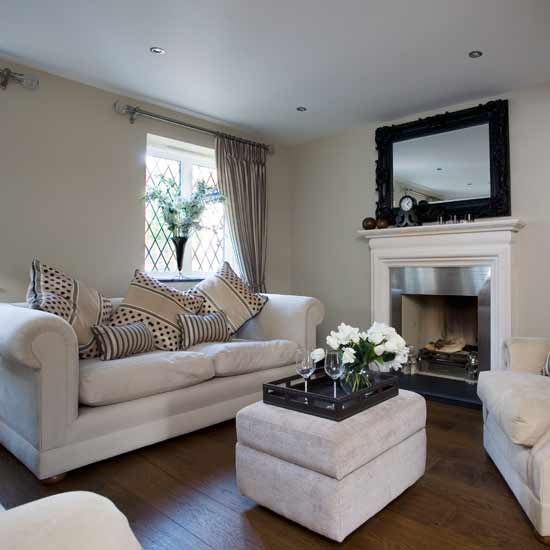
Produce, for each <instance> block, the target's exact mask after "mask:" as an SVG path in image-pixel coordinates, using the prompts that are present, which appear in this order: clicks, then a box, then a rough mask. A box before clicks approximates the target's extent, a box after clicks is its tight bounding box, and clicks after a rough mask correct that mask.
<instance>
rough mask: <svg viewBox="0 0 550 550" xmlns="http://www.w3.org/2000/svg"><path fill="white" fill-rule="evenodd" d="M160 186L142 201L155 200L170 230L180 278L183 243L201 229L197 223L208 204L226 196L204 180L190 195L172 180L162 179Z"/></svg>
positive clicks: (217, 201) (148, 193)
mask: <svg viewBox="0 0 550 550" xmlns="http://www.w3.org/2000/svg"><path fill="white" fill-rule="evenodd" d="M161 184H162V185H161V186H159V187H157V188H155V189H152V190H150V191H147V193H146V194H145V200H146V201H147V202H156V203H157V205H158V206H159V208H160V211H161V213H162V218H163V220H164V223H165V224H166V226H167V227H168V231H170V235H171V240H172V243H173V245H174V249H175V252H176V263H177V266H178V273H179V278H180V279H182V278H183V275H182V268H183V257H184V254H185V245H186V244H187V241H188V240H189V238H190V237H191V235H192V233H193V231H197V230H199V229H201V228H202V225H201V223H200V220H201V217H202V214H203V212H204V209H205V208H206V206H207V205H208V204H215V203H219V202H223V201H225V197H224V196H223V195H222V194H221V193H220V191H219V190H217V189H215V188H208V187H207V186H206V183H205V182H204V181H199V182H197V184H196V187H195V190H194V191H193V192H192V193H191V195H190V196H188V197H185V196H183V193H182V190H181V187H180V186H178V184H177V183H176V181H175V180H174V179H170V178H161Z"/></svg>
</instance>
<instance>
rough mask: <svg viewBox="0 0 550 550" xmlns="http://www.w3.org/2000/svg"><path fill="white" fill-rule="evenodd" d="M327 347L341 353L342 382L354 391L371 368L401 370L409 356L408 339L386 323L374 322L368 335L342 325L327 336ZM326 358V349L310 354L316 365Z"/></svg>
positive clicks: (382, 370)
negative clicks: (342, 366)
mask: <svg viewBox="0 0 550 550" xmlns="http://www.w3.org/2000/svg"><path fill="white" fill-rule="evenodd" d="M327 345H328V346H329V347H330V348H332V349H333V350H334V351H337V352H339V353H341V354H342V363H343V364H344V365H345V371H344V375H343V376H342V379H343V380H344V381H345V382H347V383H348V384H349V385H350V387H351V389H352V391H357V389H360V385H361V383H362V381H364V379H365V372H366V370H367V369H368V368H369V366H370V367H371V368H372V367H375V366H376V367H378V370H379V371H380V372H389V371H390V370H391V369H394V370H399V369H401V368H402V366H403V365H404V364H405V363H406V362H407V360H408V355H409V348H408V347H407V344H406V342H405V340H404V339H403V338H402V337H401V336H400V335H399V334H397V331H396V330H395V329H394V328H393V327H390V326H388V325H387V324H385V323H376V322H375V323H373V324H372V326H371V327H370V328H369V329H368V330H367V331H366V332H361V331H360V330H359V329H358V328H355V327H352V326H350V325H346V324H345V323H341V324H340V325H338V330H337V331H334V330H333V331H331V332H330V334H329V335H328V336H327ZM324 357H325V350H324V349H323V348H318V349H316V350H314V351H313V352H312V353H311V358H312V360H313V361H315V362H318V361H321V360H322V359H324ZM367 378H368V377H367Z"/></svg>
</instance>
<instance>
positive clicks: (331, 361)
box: [325, 351, 344, 399]
mask: <svg viewBox="0 0 550 550" xmlns="http://www.w3.org/2000/svg"><path fill="white" fill-rule="evenodd" d="M325 372H326V373H327V375H328V376H329V377H330V378H332V383H333V384H334V398H335V399H336V381H337V380H338V379H339V378H341V376H342V374H344V363H342V356H341V355H340V354H339V353H337V352H335V351H331V352H328V353H326V354H325Z"/></svg>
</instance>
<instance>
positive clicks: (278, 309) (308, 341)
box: [237, 294, 325, 349]
mask: <svg viewBox="0 0 550 550" xmlns="http://www.w3.org/2000/svg"><path fill="white" fill-rule="evenodd" d="M267 296H268V297H269V301H268V302H267V303H266V305H265V306H264V308H263V309H262V311H261V312H260V313H259V314H258V315H257V316H256V317H254V318H253V319H250V321H248V322H247V323H245V325H244V326H243V327H242V328H241V329H240V330H239V331H238V333H237V336H238V337H239V338H247V339H250V340H270V339H284V340H292V341H293V342H296V343H297V344H298V345H299V346H302V347H304V349H311V348H313V347H315V342H316V339H317V338H316V328H317V325H318V324H319V323H321V321H322V320H323V318H324V316H325V308H324V307H323V304H322V303H321V302H320V301H319V300H317V299H316V298H310V297H307V296H290V295H283V294H268V295H267Z"/></svg>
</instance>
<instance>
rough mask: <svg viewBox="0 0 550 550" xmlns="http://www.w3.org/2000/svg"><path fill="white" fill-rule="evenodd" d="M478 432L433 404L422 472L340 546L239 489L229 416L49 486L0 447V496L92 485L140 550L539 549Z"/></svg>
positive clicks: (461, 416)
mask: <svg viewBox="0 0 550 550" xmlns="http://www.w3.org/2000/svg"><path fill="white" fill-rule="evenodd" d="M481 434H482V425H481V413H480V411H477V410H471V409H464V408H460V407H455V406H451V405H444V404H440V403H435V402H430V403H429V404H428V465H427V471H426V475H425V476H424V477H423V478H422V479H421V480H420V481H419V482H418V483H417V484H416V485H415V486H414V487H412V488H410V489H409V490H408V491H406V492H405V493H404V494H403V495H401V496H400V497H399V498H398V499H397V500H395V501H394V502H392V503H391V504H390V505H389V506H388V507H387V508H386V509H384V510H383V511H382V512H380V513H379V514H378V515H376V516H375V517H373V518H371V519H370V520H369V521H368V522H367V523H366V524H364V525H363V526H362V527H361V528H359V529H358V530H357V531H356V532H355V533H353V534H352V535H350V536H349V537H348V538H347V539H346V541H345V542H344V543H343V544H341V545H338V544H336V543H332V542H330V541H329V540H327V539H325V538H323V537H320V536H317V535H315V534H314V533H311V532H309V531H308V530H306V529H304V528H302V527H300V526H298V525H296V524H294V523H292V522H289V521H287V520H285V519H283V518H281V517H279V516H277V515H276V514H274V513H272V512H270V511H269V510H266V509H264V508H261V507H259V506H256V505H255V504H254V503H253V502H251V501H250V500H248V499H246V498H244V497H242V496H240V495H239V492H238V490H237V487H236V484H235V475H234V445H235V424H234V422H226V423H224V424H220V425H218V426H214V427H211V428H207V429H205V430H201V431H199V432H196V433H194V434H190V435H187V436H182V437H179V438H176V439H172V440H170V441H167V442H165V443H160V444H158V445H153V446H151V447H147V448H145V449H142V450H139V451H135V452H132V453H128V454H126V455H123V456H120V457H117V458H113V459H110V460H106V461H104V462H101V463H99V464H94V465H91V466H87V467H85V468H81V469H79V470H76V471H74V472H72V473H71V474H69V476H68V478H67V479H66V480H65V481H63V482H61V483H59V484H57V485H55V486H53V487H46V486H44V485H42V484H41V483H39V482H38V481H37V480H36V479H35V478H34V477H33V475H32V474H30V473H29V472H28V471H27V470H26V469H25V467H24V466H22V465H21V464H20V463H19V462H18V461H17V460H16V459H15V458H14V457H13V456H12V455H11V454H9V453H8V452H7V451H5V450H4V449H3V448H2V447H0V502H2V503H3V504H4V505H5V506H6V507H7V508H11V507H13V506H17V505H18V504H23V503H25V502H29V501H31V500H34V499H37V498H40V497H43V496H46V495H50V494H53V493H56V492H61V491H73V490H88V491H95V492H97V493H100V494H102V495H105V496H107V497H109V498H110V499H111V500H113V501H114V502H115V503H116V505H117V506H118V507H119V508H120V509H121V510H122V511H123V512H124V513H125V514H126V516H127V517H128V519H129V520H130V523H131V525H132V527H133V529H134V531H135V533H136V535H137V537H138V538H139V540H140V541H141V543H142V544H143V546H144V547H145V548H147V549H153V548H154V549H161V550H181V549H193V550H203V549H207V548H216V549H224V550H228V549H241V548H242V549H245V548H246V549H248V548H250V549H256V548H262V549H277V550H279V549H281V550H286V549H288V550H291V549H293V550H294V549H301V548H304V549H314V548H315V549H317V548H338V547H340V548H346V549H348V548H349V549H359V548H361V549H387V550H411V549H423V550H431V549H437V550H444V549H445V550H458V549H460V550H468V549H487V548H505V549H516V548H517V549H530V548H546V547H545V546H543V545H541V544H539V543H538V542H537V541H536V540H535V538H534V536H533V531H532V529H531V526H530V524H529V522H528V520H527V518H526V517H525V516H524V514H523V512H522V511H521V509H520V507H519V506H518V504H517V503H516V501H515V500H514V497H513V496H512V493H511V492H510V491H509V490H508V487H507V486H506V484H505V482H504V481H503V480H502V478H501V477H500V475H499V473H498V471H497V469H496V468H495V466H494V465H493V464H492V462H491V461H490V459H489V458H488V457H487V456H486V455H485V453H484V451H483V448H482V435H481Z"/></svg>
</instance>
